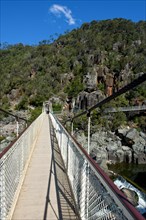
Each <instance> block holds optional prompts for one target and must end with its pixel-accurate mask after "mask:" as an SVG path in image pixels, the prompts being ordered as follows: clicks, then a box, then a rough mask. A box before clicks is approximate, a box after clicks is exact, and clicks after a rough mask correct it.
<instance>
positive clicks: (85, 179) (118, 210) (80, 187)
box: [50, 113, 144, 220]
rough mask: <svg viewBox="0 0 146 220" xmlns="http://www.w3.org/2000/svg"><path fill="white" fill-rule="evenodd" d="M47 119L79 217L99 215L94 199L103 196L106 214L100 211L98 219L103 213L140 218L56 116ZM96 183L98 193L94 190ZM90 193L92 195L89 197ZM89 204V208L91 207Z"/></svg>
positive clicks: (112, 216) (117, 217)
mask: <svg viewBox="0 0 146 220" xmlns="http://www.w3.org/2000/svg"><path fill="white" fill-rule="evenodd" d="M50 118H51V121H52V123H53V126H54V128H55V132H56V137H57V140H58V144H59V147H60V150H61V153H62V157H63V160H64V163H65V166H66V169H67V173H68V176H69V179H70V182H71V186H72V189H73V192H74V195H75V200H76V203H77V208H78V210H79V213H80V216H81V219H97V215H98V214H99V215H101V213H100V212H101V210H100V211H98V207H97V206H98V205H99V204H98V202H97V204H95V203H94V200H96V201H97V199H98V198H99V197H100V198H103V199H102V203H104V209H106V214H105V213H104V214H103V213H102V216H100V219H105V216H106V217H107V216H108V217H109V218H107V219H117V220H119V219H130V220H132V219H141V220H143V219H144V218H143V217H142V215H141V214H140V213H139V212H138V211H137V210H136V208H135V207H134V206H133V205H131V204H130V202H129V201H128V200H127V199H126V197H125V196H124V195H123V193H122V192H121V191H120V190H119V189H118V188H117V187H116V186H115V184H114V183H113V182H112V181H111V180H110V178H109V177H108V176H107V175H106V174H105V173H104V171H103V170H102V169H101V168H100V167H99V166H98V165H97V164H96V163H95V162H94V160H93V159H92V158H91V157H90V156H89V155H88V153H87V152H86V151H85V150H84V149H83V147H82V146H81V145H79V144H78V143H77V141H76V140H75V139H74V138H73V137H72V136H71V135H70V134H68V132H67V131H66V129H65V128H64V127H63V125H62V124H61V123H60V122H59V121H58V120H57V118H56V117H55V116H54V115H53V114H51V113H50ZM97 185H98V187H99V188H100V190H101V192H102V193H101V192H100V191H98V190H99V189H97ZM91 194H92V196H90V195H91ZM92 200H93V201H92ZM109 201H111V204H109ZM100 202H101V201H100ZM93 203H94V205H93ZM87 204H88V205H87ZM114 204H116V205H114ZM92 206H93V208H91V207H92ZM105 207H106V208H105ZM95 210H96V212H95ZM102 217H103V218H102Z"/></svg>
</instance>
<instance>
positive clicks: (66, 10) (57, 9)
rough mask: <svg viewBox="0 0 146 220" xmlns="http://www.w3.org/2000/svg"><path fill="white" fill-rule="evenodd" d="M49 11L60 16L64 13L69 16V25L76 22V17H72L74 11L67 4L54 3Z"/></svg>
mask: <svg viewBox="0 0 146 220" xmlns="http://www.w3.org/2000/svg"><path fill="white" fill-rule="evenodd" d="M49 11H50V12H51V13H53V14H54V15H56V16H59V17H60V16H61V14H63V15H64V16H65V17H66V18H67V20H66V22H67V23H68V24H69V25H73V24H75V19H74V18H73V17H72V12H71V10H70V9H69V8H67V7H66V6H62V5H55V4H54V5H52V6H51V7H50V9H49Z"/></svg>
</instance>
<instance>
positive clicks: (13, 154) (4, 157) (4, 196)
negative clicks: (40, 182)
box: [0, 113, 45, 220]
mask: <svg viewBox="0 0 146 220" xmlns="http://www.w3.org/2000/svg"><path fill="white" fill-rule="evenodd" d="M44 114H45V113H42V114H41V115H40V116H39V117H38V118H37V119H36V120H35V121H34V122H33V123H32V124H31V125H30V126H29V127H28V128H26V130H25V131H24V132H22V134H21V135H20V136H19V138H18V139H17V140H16V141H14V142H13V143H12V144H10V145H9V146H8V147H7V148H6V149H5V150H4V151H3V152H2V153H0V192H1V194H0V219H1V220H6V219H7V216H8V214H9V212H10V211H11V208H12V206H14V204H15V203H16V199H17V195H18V193H19V191H18V190H19V184H21V182H22V177H23V171H24V170H25V169H26V167H27V161H28V158H30V155H31V153H32V151H33V146H34V143H35V141H36V138H37V134H38V132H39V130H40V128H41V124H42V120H43V116H44Z"/></svg>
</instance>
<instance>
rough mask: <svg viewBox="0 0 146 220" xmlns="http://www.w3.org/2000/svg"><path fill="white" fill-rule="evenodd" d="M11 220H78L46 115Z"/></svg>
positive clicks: (54, 138)
mask: <svg viewBox="0 0 146 220" xmlns="http://www.w3.org/2000/svg"><path fill="white" fill-rule="evenodd" d="M50 134H51V135H50ZM12 219H13V220H45V219H49V220H56V219H58V220H75V219H79V217H78V214H77V212H76V210H75V202H74V199H73V194H72V191H71V188H70V184H69V181H68V177H67V175H66V171H65V167H64V163H63V160H62V157H61V154H60V150H59V148H58V145H57V141H56V137H55V134H54V131H53V127H52V126H51V127H50V125H49V120H48V116H47V115H46V116H45V119H44V122H43V125H42V129H41V132H40V134H39V136H38V140H37V142H36V145H35V149H34V152H33V155H32V158H31V161H30V164H29V167H28V170H27V173H26V176H25V179H24V182H23V185H22V188H21V192H20V195H19V198H18V201H17V204H16V207H15V210H14V213H13V217H12Z"/></svg>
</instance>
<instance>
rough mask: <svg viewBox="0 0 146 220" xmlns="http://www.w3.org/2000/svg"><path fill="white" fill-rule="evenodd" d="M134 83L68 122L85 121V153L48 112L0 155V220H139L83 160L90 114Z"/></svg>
mask: <svg viewBox="0 0 146 220" xmlns="http://www.w3.org/2000/svg"><path fill="white" fill-rule="evenodd" d="M145 79H146V74H144V75H143V76H142V77H141V78H140V79H138V80H136V81H134V82H133V83H132V84H131V85H130V87H129V85H128V86H127V87H125V88H123V89H121V90H122V91H119V92H118V94H114V95H113V96H111V97H108V98H107V99H106V100H103V101H101V102H100V103H98V104H97V105H95V106H93V107H91V108H90V109H88V110H87V111H85V112H82V113H80V114H79V115H76V116H74V118H77V117H80V116H81V115H83V114H87V117H88V152H86V151H85V149H84V148H83V147H82V146H81V145H79V144H78V143H77V141H76V140H75V138H74V137H73V120H74V118H72V119H69V120H70V121H71V127H72V132H71V133H72V134H70V133H68V131H67V130H66V129H65V127H64V126H63V125H62V124H61V122H60V121H59V120H58V119H57V117H56V116H55V115H54V114H53V113H52V112H50V113H49V114H46V111H45V110H44V108H43V111H42V114H41V115H40V116H39V117H38V118H37V119H36V120H35V121H34V122H33V123H32V124H31V125H30V126H29V127H27V128H26V129H25V130H24V131H23V133H21V134H20V135H19V137H18V138H17V139H16V140H15V141H14V142H13V143H12V144H10V145H9V146H8V147H7V148H5V149H4V151H3V152H1V153H0V219H1V220H7V219H8V220H10V219H13V220H21V219H22V220H41V219H42V220H45V219H49V220H55V219H58V220H72V219H79V220H134V219H135V220H136V219H138V220H143V219H144V217H143V216H142V215H141V214H140V213H139V212H138V210H137V209H136V208H135V207H134V206H133V205H132V204H131V203H130V202H129V201H128V199H127V198H126V197H125V196H124V194H123V193H122V192H121V191H120V190H119V189H118V188H117V187H116V186H115V185H114V183H113V182H112V180H110V178H109V177H108V176H107V175H106V174H105V173H104V171H103V170H102V169H101V168H100V167H99V166H98V165H97V164H96V163H95V161H94V160H93V159H92V158H91V157H90V156H89V151H90V120H91V119H90V112H91V111H92V110H93V109H95V108H97V107H100V106H102V104H103V103H106V102H108V101H109V100H111V99H112V98H115V97H116V96H118V95H120V94H122V93H124V92H126V91H128V90H129V89H132V88H134V87H135V86H137V85H139V84H140V83H142V82H144V81H145Z"/></svg>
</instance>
